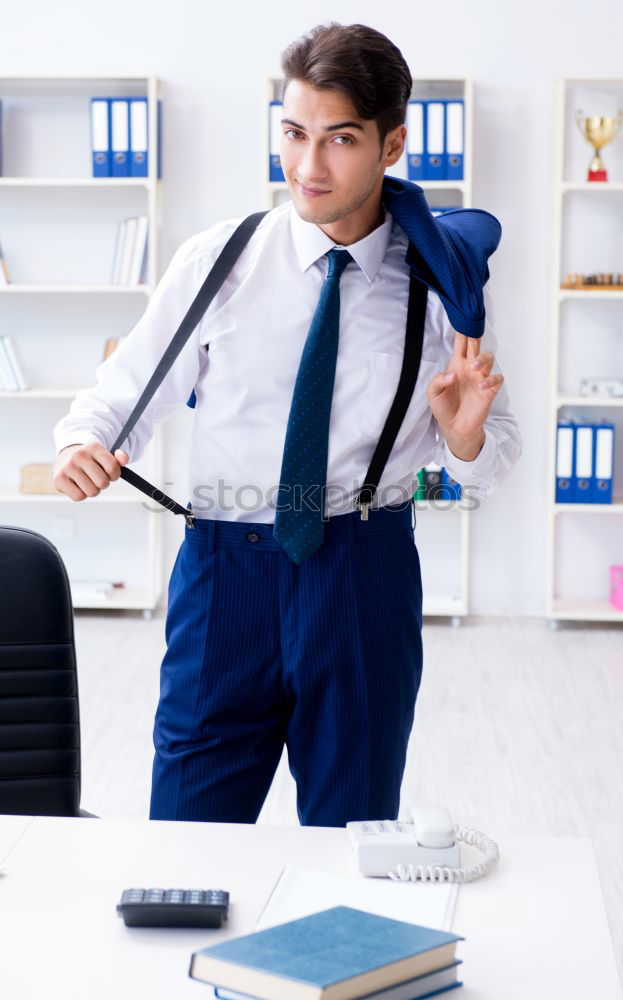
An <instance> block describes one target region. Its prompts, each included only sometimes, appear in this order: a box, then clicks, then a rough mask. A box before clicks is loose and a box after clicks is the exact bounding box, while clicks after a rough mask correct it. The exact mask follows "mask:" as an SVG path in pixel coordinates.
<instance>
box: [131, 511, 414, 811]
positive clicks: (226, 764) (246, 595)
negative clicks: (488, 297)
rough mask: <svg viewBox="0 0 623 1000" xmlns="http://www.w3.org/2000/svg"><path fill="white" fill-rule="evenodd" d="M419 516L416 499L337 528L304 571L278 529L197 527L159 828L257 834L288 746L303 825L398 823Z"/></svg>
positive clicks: (158, 791) (172, 591)
mask: <svg viewBox="0 0 623 1000" xmlns="http://www.w3.org/2000/svg"><path fill="white" fill-rule="evenodd" d="M414 514H415V511H414V506H413V504H412V502H411V501H403V502H402V503H401V504H398V505H394V506H388V507H380V508H378V509H377V510H370V511H369V513H368V520H367V521H362V520H361V516H360V514H359V512H358V511H352V512H349V513H347V514H340V515H337V516H334V517H332V518H329V519H328V520H326V521H325V528H324V540H323V543H322V545H321V547H320V548H319V549H317V551H316V552H314V553H313V555H311V556H310V557H309V559H307V560H305V561H304V562H303V563H301V565H300V566H297V565H296V563H293V562H292V560H291V559H290V558H289V556H288V555H287V554H286V552H285V551H284V550H283V549H282V548H281V546H280V545H279V543H278V542H277V541H276V540H275V539H274V538H273V534H272V529H273V526H272V524H266V523H249V522H245V523H243V522H232V521H222V520H215V519H197V520H196V522H195V525H196V527H195V528H194V529H190V528H188V527H186V529H185V534H184V539H183V541H182V544H181V546H180V549H179V551H178V554H177V558H176V561H175V565H174V567H173V572H172V574H171V579H170V582H169V604H168V612H167V619H166V627H165V633H166V641H167V649H166V653H165V656H164V659H163V662H162V667H161V674H160V700H159V703H158V707H157V711H156V717H155V724H154V747H155V756H154V765H153V777H152V793H151V807H150V818H151V819H177V820H208V821H212V822H228V823H254V822H255V821H256V819H257V817H258V815H259V813H260V810H261V808H262V804H263V802H264V799H265V798H266V795H267V793H268V790H269V788H270V785H271V782H272V779H273V776H274V773H275V770H276V768H277V765H278V763H279V760H280V757H281V754H282V752H283V746H284V743H285V744H286V746H287V748H288V763H289V767H290V771H291V773H292V775H293V777H294V779H295V781H296V785H297V812H298V816H299V821H300V822H301V823H302V824H303V825H309V826H344V825H345V823H346V822H348V821H349V820H356V819H396V818H397V816H398V809H399V804H400V785H401V781H402V776H403V771H404V765H405V757H406V750H407V743H408V740H409V735H410V732H411V728H412V725H413V717H414V711H415V702H416V697H417V693H418V689H419V685H420V680H421V673H422V638H421V627H422V580H421V574H420V561H419V556H418V551H417V547H416V544H415V539H414V533H413V524H412V518H413V517H414Z"/></svg>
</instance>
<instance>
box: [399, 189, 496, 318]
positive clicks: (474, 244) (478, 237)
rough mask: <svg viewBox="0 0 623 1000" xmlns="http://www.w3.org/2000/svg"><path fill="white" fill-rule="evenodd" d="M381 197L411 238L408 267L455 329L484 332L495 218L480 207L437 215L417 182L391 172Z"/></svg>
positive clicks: (454, 210)
mask: <svg viewBox="0 0 623 1000" xmlns="http://www.w3.org/2000/svg"><path fill="white" fill-rule="evenodd" d="M381 197H382V200H383V202H384V204H385V207H386V208H387V210H388V211H389V212H390V213H391V215H392V217H393V218H394V220H395V221H396V222H397V223H398V225H399V226H400V228H401V229H403V230H404V231H405V233H406V234H407V236H408V237H409V240H410V241H411V246H410V247H409V248H408V250H407V253H406V255H405V260H406V261H407V263H408V264H409V266H410V268H411V270H412V272H413V273H414V274H415V275H416V276H417V277H418V278H421V280H422V281H424V282H425V283H426V284H427V285H429V286H430V287H431V288H433V289H434V290H435V291H436V292H437V293H438V295H439V297H440V299H441V301H442V303H443V305H444V308H445V310H446V313H447V314H448V319H449V320H450V323H451V324H452V326H453V327H454V329H455V330H458V332H459V333H464V334H465V335H466V336H467V337H482V335H483V333H484V329H485V307H484V300H483V294H482V289H483V287H484V286H485V285H486V283H487V281H488V280H489V267H488V265H487V260H488V258H489V257H490V256H491V254H492V253H494V252H495V250H496V249H497V246H498V243H499V242H500V238H501V236H502V227H501V225H500V223H499V221H498V220H497V219H496V217H495V216H494V215H491V213H490V212H485V211H483V210H482V209H479V208H452V209H450V210H449V211H447V212H444V213H443V214H442V215H438V216H435V215H433V214H432V212H431V210H430V208H429V207H428V203H427V201H426V198H425V196H424V191H423V190H422V188H421V187H420V186H419V185H418V184H414V182H413V181H407V180H404V179H403V178H401V177H393V176H391V175H389V174H386V175H385V178H384V180H383V189H382V195H381Z"/></svg>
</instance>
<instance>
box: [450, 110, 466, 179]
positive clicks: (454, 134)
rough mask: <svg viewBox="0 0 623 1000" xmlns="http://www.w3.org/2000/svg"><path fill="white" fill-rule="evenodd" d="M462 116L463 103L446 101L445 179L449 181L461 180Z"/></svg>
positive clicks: (463, 137) (463, 135)
mask: <svg viewBox="0 0 623 1000" xmlns="http://www.w3.org/2000/svg"><path fill="white" fill-rule="evenodd" d="M464 116H465V102H464V101H462V100H461V101H458V100H457V101H446V160H447V169H446V177H447V179H448V180H449V181H462V180H463V158H464V152H465V150H464V143H465V123H464Z"/></svg>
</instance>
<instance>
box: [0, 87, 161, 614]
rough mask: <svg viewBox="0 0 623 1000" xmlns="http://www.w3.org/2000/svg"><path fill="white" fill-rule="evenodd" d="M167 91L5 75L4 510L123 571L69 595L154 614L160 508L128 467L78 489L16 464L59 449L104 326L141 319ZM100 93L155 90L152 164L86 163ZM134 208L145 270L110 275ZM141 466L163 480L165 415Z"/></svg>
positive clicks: (103, 566) (93, 568)
mask: <svg viewBox="0 0 623 1000" xmlns="http://www.w3.org/2000/svg"><path fill="white" fill-rule="evenodd" d="M160 92H161V84H160V82H159V80H157V79H156V78H155V77H153V76H127V75H125V76H89V75H86V76H44V77H34V76H11V77H0V99H2V103H3V123H2V127H3V137H2V138H3V153H4V156H3V161H4V162H3V174H4V176H1V177H0V206H1V211H0V218H1V219H2V223H1V224H0V242H1V244H2V249H3V251H4V255H5V258H6V261H7V265H8V268H9V273H10V276H11V279H12V280H11V283H10V284H8V285H3V286H0V316H1V317H2V322H1V324H0V327H1V329H0V332H1V333H2V334H10V335H11V337H12V338H13V340H14V342H15V345H16V347H17V349H18V351H19V356H20V359H21V362H22V365H23V367H24V369H25V373H26V376H27V378H28V380H29V384H30V386H31V388H29V389H27V390H25V391H21V392H15V391H0V413H1V418H0V419H1V420H2V425H3V427H10V428H11V434H10V436H9V441H8V442H7V441H6V436H5V441H4V442H3V459H4V461H3V467H2V472H1V473H0V521H1V522H3V523H5V524H12V525H19V526H22V527H26V528H30V529H32V530H35V531H38V532H40V533H41V534H43V535H44V536H45V537H46V538H48V539H49V540H50V541H51V542H52V543H53V544H54V545H55V546H56V547H57V548H58V550H59V552H60V554H61V556H62V558H63V561H64V562H65V565H66V567H67V571H68V574H69V578H70V583H71V581H72V579H75V580H85V579H97V580H101V579H111V580H116V581H123V583H124V586H123V587H122V588H118V589H117V588H116V589H115V590H114V591H113V594H112V595H111V596H110V597H107V596H105V595H102V596H101V598H100V597H99V596H93V595H90V596H89V595H88V594H86V593H83V594H82V596H80V591H79V589H78V588H77V587H76V592H75V593H74V608H99V609H105V608H110V609H114V610H119V611H121V610H128V609H132V610H139V611H142V613H143V615H144V616H145V617H150V616H151V614H152V612H153V610H154V608H155V607H156V606H157V604H158V601H159V599H160V596H161V593H162V521H161V518H160V517H158V516H155V514H152V513H150V510H151V506H152V505H151V504H150V502H149V501H148V500H147V498H146V497H144V496H143V494H142V493H140V492H138V491H137V490H135V489H132V487H131V486H129V484H127V483H126V482H125V481H123V480H118V481H117V482H114V483H111V484H110V486H109V487H108V488H107V489H106V490H104V491H103V492H102V493H100V494H99V495H98V496H97V497H91V498H88V499H87V500H84V501H81V502H79V503H76V502H73V501H71V500H70V499H69V498H68V497H66V496H64V495H62V494H60V493H53V494H52V493H50V494H47V493H46V494H34V493H33V494H25V493H21V492H20V490H19V474H20V466H22V465H24V464H28V463H31V462H47V463H50V462H53V461H54V456H55V450H56V449H55V445H54V441H53V437H52V428H53V427H54V425H55V424H56V423H57V422H58V420H59V419H60V418H61V417H62V416H64V414H66V413H67V411H68V409H69V405H70V403H71V401H72V400H73V398H74V397H75V395H76V393H77V391H78V389H79V388H81V387H82V386H88V385H92V384H93V383H94V381H95V369H96V367H97V366H98V365H99V364H100V363H101V361H102V359H103V351H104V343H105V340H106V338H107V337H110V336H118V335H120V334H123V333H128V332H129V331H130V330H131V329H132V327H133V326H134V325H135V324H136V322H137V321H138V319H139V318H140V316H141V314H142V312H143V311H144V309H145V304H146V301H147V299H148V298H149V297H150V296H151V294H152V293H153V290H154V288H155V287H156V284H157V278H158V274H159V245H160V233H161V227H162V193H161V186H162V185H161V180H160V179H159V178H158V176H157V173H158V164H157V156H156V150H157V147H158V142H157V135H158V131H157V124H158V122H157V102H158V100H159V99H160ZM97 96H105V97H146V98H147V116H148V130H149V135H150V137H151V139H150V143H149V151H150V156H149V172H148V176H147V177H101V178H100V177H98V178H94V177H92V176H91V171H92V167H91V144H90V98H91V97H97ZM138 214H146V215H147V216H148V220H149V229H148V236H147V271H146V276H145V282H144V283H142V284H138V285H113V284H110V283H109V281H110V275H111V270H112V262H113V255H114V250H115V240H116V235H117V226H118V223H119V222H121V221H122V219H123V218H125V217H127V216H129V215H138ZM132 468H134V469H136V471H137V472H139V473H140V474H141V475H143V476H145V477H146V478H147V479H148V480H150V481H151V482H154V483H158V482H161V478H162V477H161V468H162V435H161V428H160V427H157V428H156V431H155V433H154V435H153V437H152V440H151V441H150V443H149V445H148V446H147V448H146V450H145V452H144V454H143V455H142V456H141V459H140V460H139V461H137V462H134V463H133V464H132ZM154 506H155V505H154ZM72 592H73V591H72Z"/></svg>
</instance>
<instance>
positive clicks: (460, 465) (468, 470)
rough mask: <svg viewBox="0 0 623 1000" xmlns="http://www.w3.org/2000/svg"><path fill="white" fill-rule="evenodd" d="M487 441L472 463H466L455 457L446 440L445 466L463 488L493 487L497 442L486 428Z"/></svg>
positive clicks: (444, 451)
mask: <svg viewBox="0 0 623 1000" xmlns="http://www.w3.org/2000/svg"><path fill="white" fill-rule="evenodd" d="M483 430H484V434H485V440H484V443H483V446H482V448H481V449H480V451H479V452H478V454H477V455H476V458H473V459H472V460H471V462H466V461H464V460H463V459H462V458H457V456H456V455H453V454H452V452H451V451H450V449H449V447H448V443H447V441H445V440H444V449H443V456H444V460H443V464H444V467H445V468H446V470H447V471H448V472H449V474H450V475H451V476H452V478H453V479H455V480H456V482H457V483H460V484H461V486H474V487H476V488H479V487H483V486H484V487H485V489H486V488H488V487H490V486H491V478H492V471H493V465H494V460H495V454H496V442H495V438H494V436H493V434H492V433H491V431H490V430H488V429H487V428H486V427H484V428H483Z"/></svg>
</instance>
